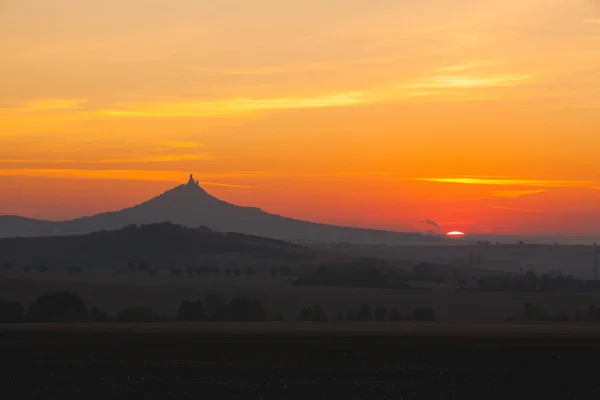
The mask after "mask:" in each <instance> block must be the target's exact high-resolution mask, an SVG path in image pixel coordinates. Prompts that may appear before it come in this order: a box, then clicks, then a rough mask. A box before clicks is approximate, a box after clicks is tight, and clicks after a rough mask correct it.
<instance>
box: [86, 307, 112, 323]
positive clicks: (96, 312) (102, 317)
mask: <svg viewBox="0 0 600 400" xmlns="http://www.w3.org/2000/svg"><path fill="white" fill-rule="evenodd" d="M90 319H91V320H92V321H94V322H108V320H109V318H108V314H107V313H105V312H104V311H100V309H98V307H92V308H91V309H90Z"/></svg>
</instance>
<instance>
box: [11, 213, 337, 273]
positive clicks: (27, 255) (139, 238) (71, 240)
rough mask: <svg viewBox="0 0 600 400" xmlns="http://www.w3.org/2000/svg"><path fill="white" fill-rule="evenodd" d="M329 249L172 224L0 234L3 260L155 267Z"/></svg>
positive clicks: (297, 261) (312, 254) (300, 259)
mask: <svg viewBox="0 0 600 400" xmlns="http://www.w3.org/2000/svg"><path fill="white" fill-rule="evenodd" d="M328 254H330V253H328V252H325V251H319V250H313V249H310V248H306V247H301V246H297V245H292V244H289V243H285V242H281V241H277V240H273V239H265V238H261V237H256V236H250V235H244V234H238V233H219V232H213V231H211V230H210V229H208V228H186V227H183V226H178V225H173V224H171V223H160V224H152V225H146V226H141V227H137V226H135V225H132V226H127V227H124V228H122V229H119V230H115V231H100V232H93V233H90V234H87V235H78V236H53V237H36V238H9V239H0V258H1V259H0V262H9V263H11V264H14V265H31V266H33V267H38V266H40V265H47V266H49V267H51V268H53V269H54V268H55V267H67V266H85V267H86V268H88V267H107V268H108V267H127V264H128V263H130V262H131V263H134V264H135V265H136V266H137V265H138V264H139V263H141V262H145V263H149V264H150V265H151V267H152V268H170V267H176V268H185V267H186V266H201V265H214V266H218V265H225V264H232V263H237V264H240V263H241V262H242V261H243V264H244V266H246V265H255V264H260V265H269V264H272V265H279V264H282V263H285V264H286V265H301V264H306V263H312V262H314V260H317V259H321V260H324V259H325V258H326V256H327V255H328Z"/></svg>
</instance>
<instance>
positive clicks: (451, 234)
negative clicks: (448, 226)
mask: <svg viewBox="0 0 600 400" xmlns="http://www.w3.org/2000/svg"><path fill="white" fill-rule="evenodd" d="M446 236H450V237H462V236H465V234H464V232H461V231H451V232H448V233H446Z"/></svg>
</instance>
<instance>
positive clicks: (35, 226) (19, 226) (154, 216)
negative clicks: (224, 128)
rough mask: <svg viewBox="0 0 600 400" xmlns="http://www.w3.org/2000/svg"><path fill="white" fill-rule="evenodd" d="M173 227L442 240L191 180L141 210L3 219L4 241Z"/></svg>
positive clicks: (282, 235)
mask: <svg viewBox="0 0 600 400" xmlns="http://www.w3.org/2000/svg"><path fill="white" fill-rule="evenodd" d="M167 221H168V222H172V223H174V224H179V225H183V226H187V227H198V226H201V225H202V226H206V227H209V228H210V229H212V230H215V231H219V232H239V233H245V234H250V235H257V236H263V237H268V238H275V239H281V240H312V241H324V242H340V241H341V242H351V243H360V244H400V243H406V244H409V243H422V244H426V243H440V242H442V243H443V242H444V240H443V239H441V238H438V237H431V236H424V235H421V234H418V233H400V232H392V231H381V230H374V229H361V228H350V227H340V226H334V225H326V224H318V223H312V222H306V221H301V220H296V219H292V218H286V217H282V216H279V215H274V214H269V213H266V212H264V211H262V210H260V209H259V208H253V207H241V206H236V205H234V204H231V203H227V202H225V201H222V200H219V199H217V198H216V197H213V196H211V195H210V194H208V193H207V192H206V191H205V190H204V189H202V188H201V187H200V186H198V184H197V183H196V182H195V181H193V179H191V178H190V182H188V183H187V184H185V185H180V186H177V187H175V188H173V189H171V190H169V191H167V192H165V193H163V194H162V195H160V196H157V197H155V198H153V199H151V200H149V201H146V202H144V203H142V204H139V205H137V206H134V207H131V208H126V209H123V210H120V211H116V212H109V213H102V214H97V215H94V216H90V217H84V218H78V219H74V220H70V221H61V222H49V221H41V220H33V219H27V218H22V217H16V216H3V217H0V237H15V236H21V237H31V236H55V235H79V234H87V233H90V232H94V231H99V230H113V229H119V228H122V227H123V226H126V225H130V224H138V225H139V224H151V223H157V222H167Z"/></svg>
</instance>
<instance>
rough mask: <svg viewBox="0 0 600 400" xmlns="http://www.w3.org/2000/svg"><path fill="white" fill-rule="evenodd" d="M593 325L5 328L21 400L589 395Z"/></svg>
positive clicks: (0, 331)
mask: <svg viewBox="0 0 600 400" xmlns="http://www.w3.org/2000/svg"><path fill="white" fill-rule="evenodd" d="M599 334H600V330H599V329H598V328H596V327H593V326H588V325H570V326H555V325H494V326H491V325H479V326H469V325H462V326H458V325H442V324H434V325H407V324H401V325H398V324H358V325H357V324H298V323H265V324H216V325H214V324H184V325H182V324H178V325H170V324H156V325H118V326H117V325H93V324H86V325H20V326H4V327H0V339H1V340H0V363H2V367H3V368H2V370H3V371H5V372H4V374H3V378H2V381H3V385H2V386H3V390H4V391H5V392H6V393H11V396H10V398H11V399H40V398H72V399H106V398H128V399H150V398H177V399H199V398H223V399H307V398H321V399H334V398H335V399H392V398H393V399H465V398H473V399H506V398H509V397H512V398H535V399H542V398H543V399H549V398H552V399H555V398H556V399H588V398H590V399H591V398H597V395H598V394H599V392H600V386H599V385H600V384H599V382H600V373H599V372H598V369H597V368H596V367H595V364H596V361H597V360H598V356H600V339H598V338H599V337H600V335H599Z"/></svg>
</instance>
